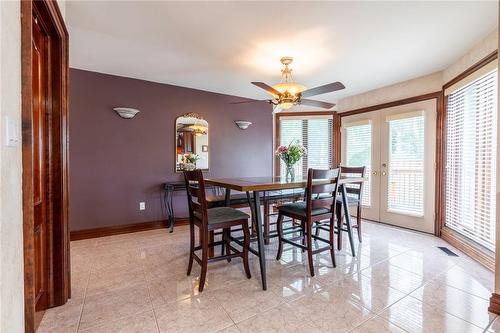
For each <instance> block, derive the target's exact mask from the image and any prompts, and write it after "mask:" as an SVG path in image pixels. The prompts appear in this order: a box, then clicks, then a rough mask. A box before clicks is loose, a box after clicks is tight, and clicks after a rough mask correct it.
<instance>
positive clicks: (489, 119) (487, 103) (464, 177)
mask: <svg viewBox="0 0 500 333" xmlns="http://www.w3.org/2000/svg"><path fill="white" fill-rule="evenodd" d="M497 80H498V73H497V69H496V68H495V67H494V64H493V63H490V66H485V67H483V69H482V70H480V71H479V73H475V75H474V74H473V77H472V78H468V79H466V80H465V81H464V82H462V83H459V84H458V85H455V86H453V87H450V88H449V89H447V91H446V92H445V94H446V95H447V99H448V100H447V121H446V188H445V200H446V205H445V208H446V212H445V226H447V227H449V228H451V229H453V230H454V231H457V232H459V233H460V234H462V235H464V236H466V237H468V238H470V239H471V240H473V241H475V242H477V243H479V244H481V245H483V246H485V247H486V248H488V249H490V250H492V251H494V250H495V201H496V198H495V196H496V154H497V148H496V142H497V141H496V140H497V139H496V137H497V91H498V88H497V85H498V83H497Z"/></svg>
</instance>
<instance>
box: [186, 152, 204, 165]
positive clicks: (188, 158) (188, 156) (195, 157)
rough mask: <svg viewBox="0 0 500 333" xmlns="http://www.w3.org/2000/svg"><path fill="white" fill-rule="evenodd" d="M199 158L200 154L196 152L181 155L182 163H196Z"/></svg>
mask: <svg viewBox="0 0 500 333" xmlns="http://www.w3.org/2000/svg"><path fill="white" fill-rule="evenodd" d="M199 159H200V156H198V155H197V154H184V156H183V157H182V162H183V163H193V164H196V161H198V160H199Z"/></svg>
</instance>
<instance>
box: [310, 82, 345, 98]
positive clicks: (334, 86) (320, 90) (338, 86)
mask: <svg viewBox="0 0 500 333" xmlns="http://www.w3.org/2000/svg"><path fill="white" fill-rule="evenodd" d="M344 88H345V86H344V85H343V84H342V83H340V82H333V83H329V84H325V85H324V86H319V87H316V88H311V89H307V90H305V91H303V92H302V97H311V96H315V95H321V94H326V93H329V92H332V91H337V90H342V89H344Z"/></svg>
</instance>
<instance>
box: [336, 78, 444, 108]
mask: <svg viewBox="0 0 500 333" xmlns="http://www.w3.org/2000/svg"><path fill="white" fill-rule="evenodd" d="M442 82H443V78H442V73H441V72H438V73H434V74H430V75H426V76H422V77H419V78H416V79H413V80H408V81H404V82H399V83H396V84H393V85H390V86H387V87H383V88H380V89H375V90H371V91H368V92H366V93H363V94H359V95H354V96H351V97H346V98H343V99H341V100H339V101H338V103H337V111H339V112H344V111H349V110H354V109H359V108H362V107H365V106H371V105H378V104H382V103H387V102H391V101H397V100H399V99H404V98H408V97H412V96H418V95H423V94H426V93H430V92H435V91H439V90H441V88H442Z"/></svg>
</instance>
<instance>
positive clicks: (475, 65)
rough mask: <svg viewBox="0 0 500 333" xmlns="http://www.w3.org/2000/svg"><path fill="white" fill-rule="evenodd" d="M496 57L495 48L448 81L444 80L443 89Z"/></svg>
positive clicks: (496, 51)
mask: <svg viewBox="0 0 500 333" xmlns="http://www.w3.org/2000/svg"><path fill="white" fill-rule="evenodd" d="M497 58H498V50H495V51H493V52H491V53H490V54H488V55H487V56H486V57H484V58H483V59H481V60H479V61H478V62H476V63H475V64H474V65H472V66H470V67H469V68H467V69H466V70H465V71H463V72H462V73H460V74H458V75H457V76H456V77H454V78H453V79H451V80H450V81H448V82H446V83H445V84H444V85H443V90H445V89H447V88H449V87H451V86H452V85H454V84H455V83H457V82H459V81H461V80H463V79H464V78H466V77H467V76H469V75H471V74H472V73H474V72H475V71H477V70H478V69H481V68H482V67H484V66H486V65H487V64H489V63H490V62H492V61H493V60H496V59H497Z"/></svg>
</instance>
